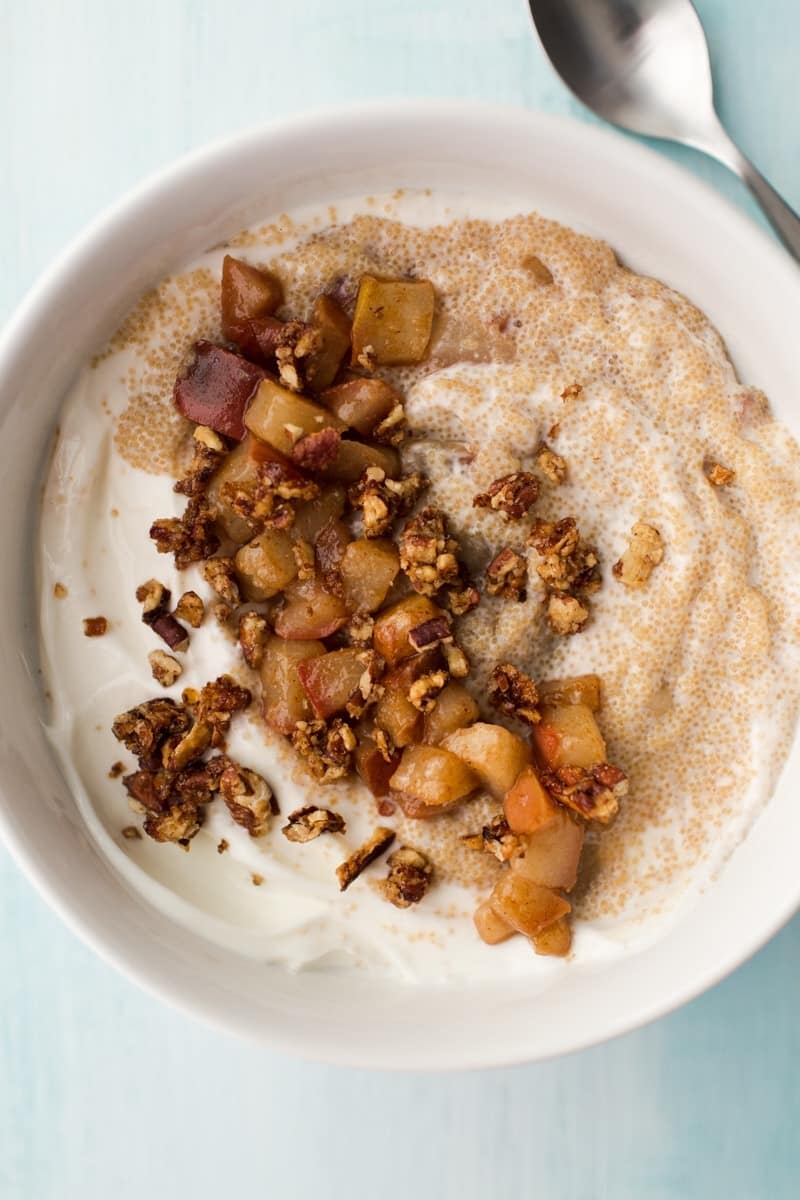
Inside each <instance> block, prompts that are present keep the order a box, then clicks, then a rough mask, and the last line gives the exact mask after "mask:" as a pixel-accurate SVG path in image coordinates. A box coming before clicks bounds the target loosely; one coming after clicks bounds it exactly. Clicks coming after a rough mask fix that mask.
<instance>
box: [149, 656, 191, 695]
mask: <svg viewBox="0 0 800 1200" xmlns="http://www.w3.org/2000/svg"><path fill="white" fill-rule="evenodd" d="M147 661H148V662H149V663H150V670H151V671H152V672H153V679H155V680H156V682H157V683H160V684H161V686H162V687H165V688H166V687H172V685H173V683H174V682H175V680H176V679H177V678H178V676H179V675H182V674H183V667H182V666H181V664H180V663H179V662H178V660H177V658H173V657H172V655H171V654H167V652H166V650H151V651H150V653H149V654H148V656H147Z"/></svg>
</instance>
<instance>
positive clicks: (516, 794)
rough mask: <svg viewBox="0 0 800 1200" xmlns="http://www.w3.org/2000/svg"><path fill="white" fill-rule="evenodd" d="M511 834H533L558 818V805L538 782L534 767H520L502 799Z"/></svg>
mask: <svg viewBox="0 0 800 1200" xmlns="http://www.w3.org/2000/svg"><path fill="white" fill-rule="evenodd" d="M503 811H504V813H505V818H506V820H507V821H508V825H509V828H510V829H511V830H512V832H513V833H536V831H537V830H539V829H542V828H544V827H545V826H548V825H551V824H552V823H553V822H554V821H556V820H557V819H558V815H559V811H560V810H559V806H558V805H557V804H556V802H555V800H553V799H552V797H551V796H550V793H549V792H547V791H545V789H544V788H543V787H542V785H541V783H540V782H539V776H538V775H537V774H536V771H535V770H534V768H533V767H531V766H527V767H523V768H522V770H521V771H520V773H519V775H518V776H517V778H516V780H515V781H514V784H513V785H512V787H511V788H510V789H509V790H508V792H507V793H506V796H505V799H504V801H503Z"/></svg>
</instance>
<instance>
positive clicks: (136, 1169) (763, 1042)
mask: <svg viewBox="0 0 800 1200" xmlns="http://www.w3.org/2000/svg"><path fill="white" fill-rule="evenodd" d="M698 7H699V8H700V10H701V12H702V15H703V18H704V20H705V22H706V25H707V28H708V32H709V35H710V38H711V41H712V47H713V56H714V59H715V63H716V67H717V77H718V83H719V93H720V98H721V108H722V111H723V114H724V116H725V117H726V118H727V119H728V121H729V122H730V126H731V129H732V130H733V132H734V133H735V134H736V135H737V136H738V137H739V139H740V140H741V143H742V145H743V147H744V149H745V150H747V151H749V152H750V153H751V154H752V155H753V157H754V158H755V160H756V162H757V163H758V164H759V165H760V166H761V167H762V168H763V169H764V171H765V172H766V173H767V174H768V175H769V176H770V177H771V178H772V180H773V181H774V182H775V184H776V185H777V186H778V187H779V188H782V189H783V191H784V192H785V193H786V194H787V196H788V197H789V198H790V199H791V200H793V201H794V202H795V204H797V203H798V202H800V153H798V133H797V129H798V121H797V100H796V92H797V73H798V65H800V4H798V0H761V2H760V3H753V2H752V0H698ZM0 30H2V39H0V113H2V114H3V121H2V125H0V263H2V270H0V318H4V317H5V316H7V315H8V313H9V312H10V311H11V309H12V308H13V306H14V304H15V302H16V301H17V299H18V298H19V297H20V296H21V295H22V293H23V291H24V290H25V289H26V288H27V287H28V285H29V284H30V283H31V282H32V281H33V279H34V278H35V277H36V275H37V274H38V272H39V271H40V270H41V269H42V268H43V267H45V265H46V264H47V262H48V261H49V259H50V258H51V257H52V255H53V254H54V253H55V252H56V251H57V250H58V249H59V248H60V247H61V246H62V245H63V243H64V242H65V241H66V240H67V239H68V238H69V237H71V235H72V234H74V233H75V232H76V231H77V230H78V229H79V228H80V227H81V226H82V225H83V224H84V223H85V222H86V221H87V220H88V219H89V218H91V217H92V216H94V214H95V213H96V212H97V211H98V210H99V209H100V208H102V207H103V206H104V205H105V204H107V203H108V202H109V201H111V200H113V199H114V198H115V197H117V196H118V195H119V194H120V193H121V192H122V191H124V190H125V189H126V188H127V187H128V186H129V185H130V184H133V183H135V182H136V181H137V180H138V179H140V178H141V177H142V176H143V175H144V174H146V173H147V172H149V171H151V170H152V169H153V168H155V167H158V166H160V165H162V164H164V163H167V162H169V161H170V160H171V159H172V158H173V157H174V156H176V155H177V154H180V153H181V152H182V151H184V150H187V149H189V148H190V147H193V146H196V145H198V144H200V143H202V142H204V141H206V140H208V139H210V138H212V137H216V136H218V135H221V134H224V133H227V132H229V131H231V130H234V129H237V128H239V127H241V126H244V125H246V124H251V123H254V122H257V121H261V120H263V119H266V118H269V117H273V116H279V115H282V114H284V113H289V112H293V111H296V110H299V109H302V108H307V107H311V106H318V105H325V104H329V103H335V102H340V101H357V100H368V99H370V98H372V97H385V96H397V95H407V94H416V95H431V96H440V95H459V96H473V97H479V98H484V99H487V100H496V101H505V102H512V103H522V104H526V105H530V106H534V107H538V108H542V109H547V110H551V111H559V112H577V111H578V106H577V105H575V104H573V103H572V102H571V101H570V100H569V99H568V98H567V96H566V95H565V93H564V91H563V90H562V88H561V86H560V85H559V84H558V83H557V82H556V80H555V79H554V78H553V76H552V75H551V73H550V71H549V69H548V67H547V66H546V64H545V62H544V61H543V59H542V56H541V54H540V52H539V50H538V48H537V47H536V45H535V44H534V41H533V38H532V36H531V33H530V30H529V26H528V17H527V11H526V7H525V4H524V3H523V0H427V2H423V0H336V2H334V3H331V2H330V0H281V2H280V3H279V2H278V0H259V2H256V0H183V2H182V3H180V2H178V0H136V2H135V3H129V4H122V3H120V2H119V0H70V2H69V3H65V2H63V0H0ZM672 153H673V155H674V157H676V158H677V159H679V160H680V161H681V162H683V163H685V165H686V167H687V168H688V169H690V170H694V171H697V172H698V173H700V174H702V175H703V176H705V177H706V178H708V179H710V180H712V182H713V183H714V184H716V185H718V186H719V187H721V188H722V189H723V190H724V191H725V192H726V193H727V194H728V195H730V196H732V197H734V198H735V199H736V200H737V201H739V202H742V203H743V204H745V206H746V207H748V208H749V207H750V206H749V204H748V203H747V201H746V199H745V198H744V197H743V196H742V193H741V192H740V190H739V187H738V185H737V184H736V183H735V182H733V181H731V180H730V179H729V178H728V177H727V176H726V175H725V174H724V172H723V171H722V169H721V168H720V169H717V168H715V167H714V166H712V165H710V164H708V163H706V162H704V161H703V160H700V159H699V158H697V157H696V156H694V155H691V154H689V153H688V152H687V153H682V152H679V151H674V152H672ZM30 799H31V803H35V802H36V800H35V797H31V798H30ZM799 993H800V920H795V922H794V923H793V924H792V925H790V926H789V927H788V928H787V929H785V930H784V931H783V932H782V933H781V934H780V935H779V936H778V937H777V938H776V939H775V940H774V941H773V942H772V944H771V945H769V946H768V947H767V948H766V949H765V950H763V951H762V953H761V954H759V955H758V956H757V957H756V958H755V959H754V960H753V961H752V962H750V963H748V964H747V965H746V966H745V967H743V968H742V969H741V970H740V971H738V972H737V973H736V975H735V976H734V977H733V978H731V979H729V980H728V981H727V982H725V983H723V984H722V985H720V986H719V987H718V988H716V989H715V990H714V991H713V992H712V993H710V994H709V995H706V996H704V997H703V998H701V999H700V1000H698V1001H696V1002H695V1003H694V1004H691V1005H689V1006H688V1007H687V1008H685V1009H684V1010H683V1011H681V1012H679V1013H676V1014H675V1015H674V1016H672V1017H669V1018H668V1019H666V1020H663V1021H661V1022H659V1023H658V1024H656V1025H654V1026H652V1027H650V1028H648V1029H646V1030H644V1031H642V1032H640V1033H637V1034H633V1035H631V1036H629V1037H626V1038H623V1039H622V1040H620V1041H617V1042H615V1043H613V1044H611V1045H607V1046H604V1047H601V1048H599V1049H596V1050H593V1051H589V1052H587V1053H584V1054H581V1055H578V1056H574V1057H572V1058H569V1059H566V1060H562V1061H561V1062H556V1063H550V1064H546V1065H544V1066H539V1067H531V1068H524V1069H518V1070H515V1071H503V1072H490V1073H487V1074H474V1075H466V1076H461V1077H449V1078H447V1077H432V1078H429V1077H420V1076H405V1077H390V1076H386V1075H372V1074H368V1073H360V1072H348V1071H341V1070H334V1069H331V1068H326V1067H320V1066H314V1065H309V1064H300V1063H295V1062H290V1061H287V1060H283V1059H281V1058H278V1057H276V1056H275V1055H272V1054H267V1053H264V1052H262V1051H259V1050H254V1049H252V1048H251V1047H249V1046H247V1045H242V1044H239V1043H237V1042H235V1041H233V1040H231V1039H228V1038H225V1037H223V1036H221V1035H219V1034H217V1033H214V1032H210V1031H209V1030H207V1029H205V1028H204V1027H201V1026H199V1025H196V1024H192V1023H189V1022H187V1021H186V1019H184V1018H183V1017H180V1016H178V1015H176V1014H175V1013H173V1012H172V1011H170V1010H168V1009H166V1008H164V1007H162V1005H160V1004H159V1003H157V1002H156V1001H155V1000H152V999H150V998H149V997H148V996H145V995H142V994H141V993H140V992H138V991H137V990H135V989H134V988H133V987H132V986H131V985H130V984H128V983H127V982H126V981H125V980H123V979H121V978H120V977H119V976H117V975H116V974H115V973H114V972H113V971H112V970H111V969H110V968H108V967H106V966H104V965H103V964H102V963H100V962H99V961H98V960H97V959H96V958H94V957H93V955H92V954H90V953H89V951H88V950H86V949H84V947H83V946H82V945H80V944H79V943H78V942H77V941H76V940H75V939H74V938H73V936H72V935H71V934H70V933H68V932H67V931H66V929H64V928H63V927H62V926H61V924H60V923H59V921H58V920H57V919H56V918H55V917H54V916H53V915H52V914H51V913H50V912H49V911H48V910H47V909H46V908H45V906H44V904H43V903H42V902H41V901H40V900H39V899H38V897H37V896H36V895H35V893H34V892H33V890H32V888H31V887H30V885H29V884H28V883H27V882H26V881H25V880H24V879H23V878H22V876H21V875H20V874H19V872H18V870H17V869H16V867H15V866H14V865H13V863H12V862H11V861H10V859H9V858H8V857H7V856H6V855H4V854H3V852H2V851H0V1198H1V1200H107V1198H114V1200H134V1198H136V1200H139V1198H140V1197H154V1198H155V1200H161V1198H162V1197H163V1198H165V1200H166V1198H167V1197H169V1198H170V1200H171V1198H172V1197H178V1198H179V1200H180V1198H182V1197H184V1196H185V1197H190V1198H191V1200H218V1197H220V1196H221V1195H225V1196H227V1195H230V1196H245V1195H246V1196H259V1197H260V1196H262V1195H263V1196H270V1197H271V1198H274V1200H295V1198H297V1200H310V1198H311V1197H314V1198H317V1197H320V1198H325V1200H327V1198H328V1197H331V1198H336V1200H338V1198H339V1197H345V1196H347V1197H349V1196H353V1197H362V1196H368V1195H370V1196H371V1195H377V1196H380V1197H382V1198H384V1200H399V1198H400V1197H403V1198H404V1200H405V1198H407V1197H420V1198H423V1197H424V1198H425V1200H428V1198H429V1197H430V1198H434V1197H435V1198H436V1200H472V1198H474V1197H481V1198H483V1197H487V1198H491V1200H494V1198H495V1197H497V1198H502V1197H506V1196H516V1195H520V1196H524V1197H526V1198H527V1197H542V1198H543V1200H544V1198H546V1200H606V1198H609V1200H694V1198H695V1197H696V1198H698V1200H700V1198H702V1200H716V1198H717V1197H724V1198H725V1200H762V1198H763V1200H783V1198H784V1197H785V1198H787V1200H788V1198H789V1197H792V1198H794V1197H797V1196H798V1195H800V1133H799V1132H798V1118H800V1082H799V1081H800V1062H799V1061H798V1060H799V1059H800V1029H798V1000H799V999H800V995H799Z"/></svg>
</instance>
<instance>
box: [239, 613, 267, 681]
mask: <svg viewBox="0 0 800 1200" xmlns="http://www.w3.org/2000/svg"><path fill="white" fill-rule="evenodd" d="M268 632H269V625H268V624H267V618H266V617H262V616H261V613H256V612H246V613H242V615H241V617H240V618H239V645H240V646H241V648H242V655H243V657H244V661H245V662H246V663H247V665H248V667H252V668H253V669H254V670H258V668H259V667H260V666H261V663H262V661H263V658H264V647H265V645H266V643H267V634H268Z"/></svg>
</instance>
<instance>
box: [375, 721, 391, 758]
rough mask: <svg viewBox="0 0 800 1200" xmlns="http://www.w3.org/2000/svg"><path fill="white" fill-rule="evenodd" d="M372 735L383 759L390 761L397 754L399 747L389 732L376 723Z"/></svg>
mask: <svg viewBox="0 0 800 1200" xmlns="http://www.w3.org/2000/svg"><path fill="white" fill-rule="evenodd" d="M371 736H372V740H373V742H374V743H375V746H376V748H377V750H378V753H379V754H380V756H381V758H382V759H383V761H384V762H387V763H390V762H391V761H392V760H393V758H394V757H395V755H396V754H397V747H396V746H395V744H394V742H393V741H392V739H391V737H390V736H389V734H388V733H387V732H386V731H385V730H384V729H381V728H380V726H378V725H376V726H375V728H374V730H373V731H372V735H371Z"/></svg>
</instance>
